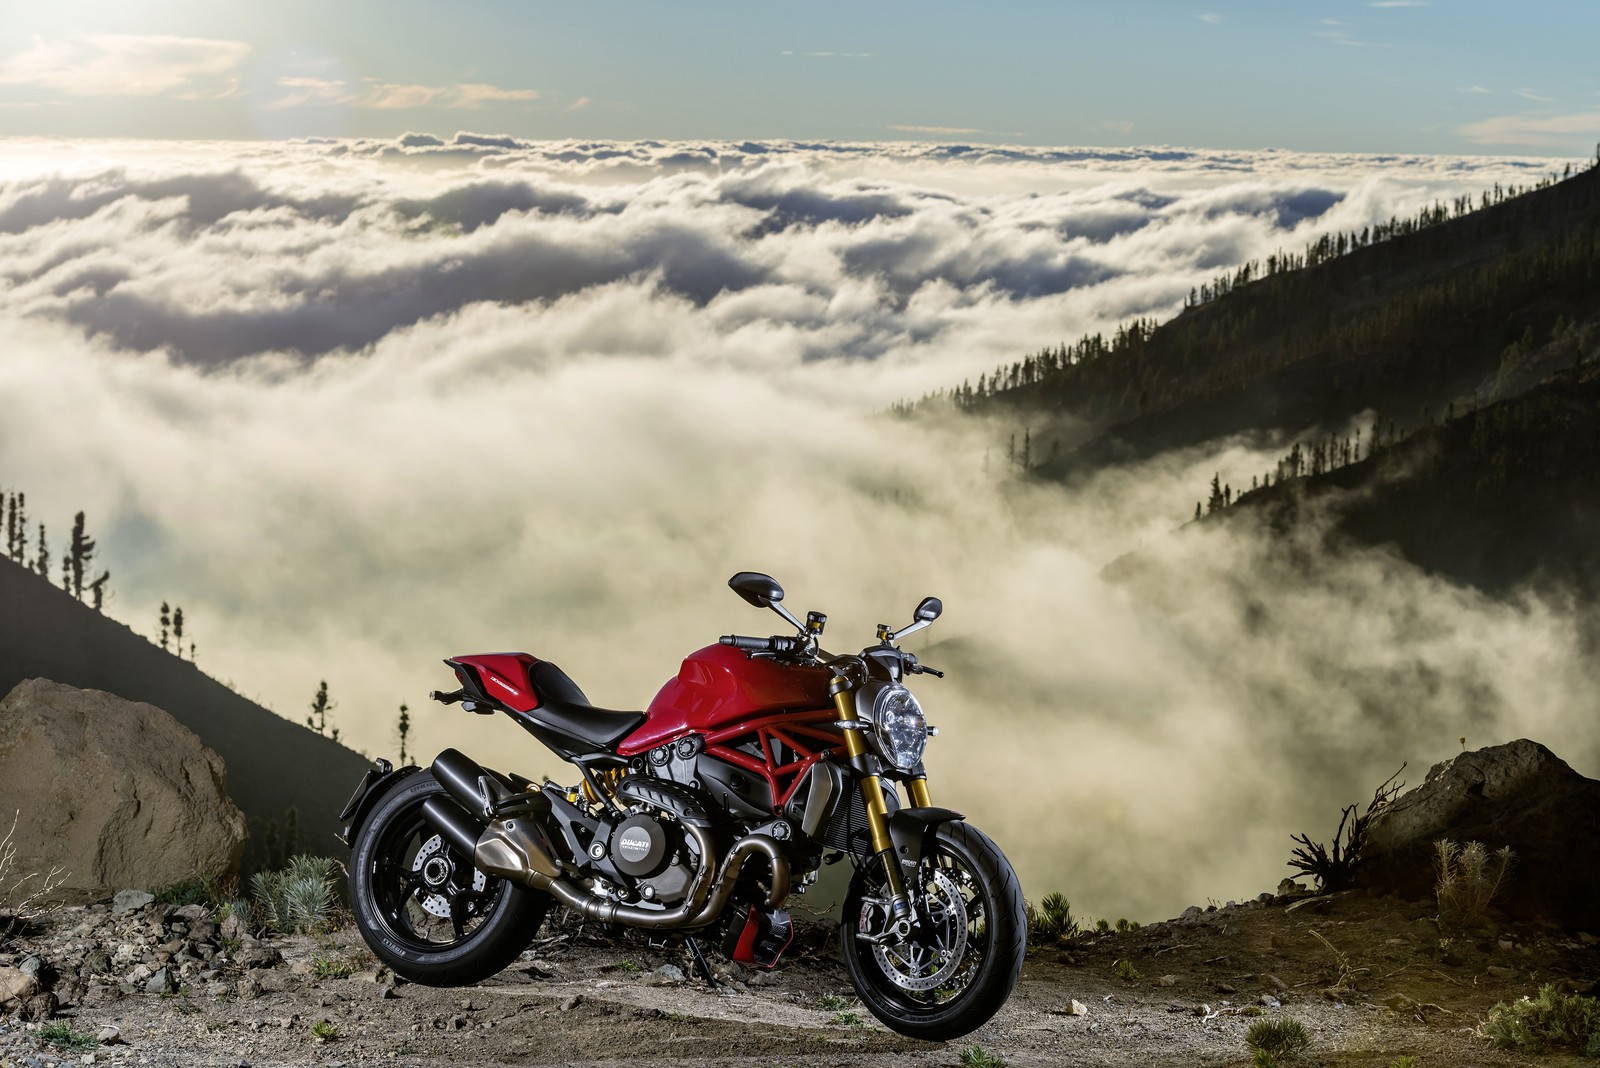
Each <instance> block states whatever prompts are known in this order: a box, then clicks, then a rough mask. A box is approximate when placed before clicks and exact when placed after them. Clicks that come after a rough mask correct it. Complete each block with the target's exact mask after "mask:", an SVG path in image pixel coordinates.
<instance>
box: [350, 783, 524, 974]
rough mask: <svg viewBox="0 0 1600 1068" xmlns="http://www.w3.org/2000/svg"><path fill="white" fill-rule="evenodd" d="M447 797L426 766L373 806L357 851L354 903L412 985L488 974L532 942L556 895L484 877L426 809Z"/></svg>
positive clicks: (373, 942)
mask: <svg viewBox="0 0 1600 1068" xmlns="http://www.w3.org/2000/svg"><path fill="white" fill-rule="evenodd" d="M442 796H445V789H444V787H443V786H441V785H439V783H438V782H436V781H435V780H434V778H433V776H432V774H430V773H428V772H425V771H424V772H419V773H418V774H415V775H412V776H409V777H408V778H406V779H404V780H403V781H402V782H401V783H400V784H399V785H397V786H396V787H395V788H394V789H392V790H390V791H389V793H388V794H387V795H385V796H384V798H383V799H382V800H381V801H379V802H378V804H377V807H376V808H374V809H373V810H372V814H371V815H369V816H368V817H367V819H366V821H365V822H364V823H363V824H362V825H361V829H360V830H359V831H358V832H357V833H356V837H355V839H354V841H353V843H352V845H351V849H350V903H351V911H352V912H353V913H354V914H355V921H356V927H357V929H359V930H360V931H361V937H362V938H364V939H366V942H367V945H368V946H370V947H372V952H373V953H375V954H376V955H377V956H378V958H379V959H380V960H382V961H383V962H384V963H385V964H387V965H389V967H391V968H393V969H394V970H395V973H396V974H397V975H402V976H404V977H405V978H407V979H410V980H411V981H412V982H414V983H422V984H424V985H427V986H464V985H466V984H468V983H475V982H477V981H478V980H480V979H487V978H488V977H489V976H491V975H494V974H495V973H496V972H498V971H500V970H501V969H502V968H504V967H505V966H506V965H508V964H510V963H511V962H512V961H514V960H516V959H517V955H518V954H520V953H521V952H522V951H523V950H524V949H526V948H527V946H528V943H529V942H531V941H533V936H534V935H535V934H537V933H538V931H539V924H540V923H541V922H543V920H544V914H545V912H546V911H547V910H548V908H549V906H550V899H549V898H548V897H547V896H546V895H544V894H541V893H538V892H536V891H533V890H528V889H525V888H523V887H520V886H517V885H515V884H514V883H509V882H507V881H505V880H504V879H497V878H494V877H493V876H488V875H485V874H484V873H483V872H481V871H479V870H478V869H477V868H475V867H473V865H472V860H471V858H469V857H466V856H463V855H462V854H461V853H460V852H458V851H457V850H456V849H454V848H453V847H452V846H451V845H450V843H449V842H447V841H445V840H444V838H443V837H442V836H441V835H440V834H439V832H438V831H436V830H434V829H433V827H432V826H431V825H430V824H429V823H428V821H427V820H426V819H425V818H424V816H423V814H422V803H423V802H424V801H426V800H427V799H428V798H430V797H442Z"/></svg>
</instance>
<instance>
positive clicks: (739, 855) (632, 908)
mask: <svg viewBox="0 0 1600 1068" xmlns="http://www.w3.org/2000/svg"><path fill="white" fill-rule="evenodd" d="M433 776H434V778H435V779H436V780H438V782H439V784H440V785H441V786H443V787H444V788H445V792H446V793H448V794H449V795H450V798H453V799H454V801H452V800H450V799H448V798H443V797H430V798H428V799H427V800H426V801H424V802H423V803H422V813H423V816H424V817H425V818H426V819H427V820H428V822H429V823H431V824H432V825H433V826H434V827H435V828H436V829H437V830H438V831H439V833H440V834H441V835H443V836H444V837H445V839H446V840H448V841H449V842H450V844H451V845H452V846H454V847H455V848H456V849H458V850H459V851H460V852H461V853H463V854H465V855H466V856H470V857H471V858H472V862H473V865H474V866H475V867H477V868H478V870H480V871H482V872H483V873H484V874H486V875H495V876H499V877H500V878H502V879H510V880H512V881H513V882H518V883H521V884H522V885H524V886H527V887H529V888H530V889H533V890H542V891H544V892H545V893H547V894H549V895H550V896H551V897H554V898H555V899H556V900H558V901H560V902H561V903H562V904H563V905H566V906H567V907H568V908H570V909H572V910H574V911H576V912H580V913H582V914H583V915H585V916H587V917H589V918H590V919H593V920H598V921H599V922H601V923H621V924H626V925H627V926H629V927H643V928H648V929H653V930H664V929H669V928H684V927H703V926H705V925H706V924H709V923H712V922H713V921H715V920H716V919H717V918H718V917H719V916H720V915H721V914H722V910H723V909H724V908H726V907H727V904H728V899H729V898H730V897H731V896H732V895H733V887H734V884H735V883H736V882H737V881H738V878H739V872H740V871H741V870H742V869H743V868H744V863H745V861H747V860H749V859H750V858H751V857H753V856H755V855H756V854H757V853H759V854H761V855H762V856H763V857H765V858H766V860H767V863H768V865H769V866H770V867H771V869H772V886H771V888H770V889H769V890H768V891H767V905H768V907H769V908H778V907H779V906H781V905H782V904H783V902H784V900H785V899H786V898H787V897H788V896H789V859H788V858H787V857H785V856H784V855H783V849H782V847H780V846H779V845H778V842H777V840H776V839H774V838H772V837H771V836H770V835H765V834H752V835H750V836H749V837H747V838H741V839H740V840H739V841H738V842H736V843H734V846H733V848H732V849H731V850H729V852H728V855H727V857H726V858H725V859H724V860H723V861H722V865H721V871H720V872H719V871H718V870H717V866H716V864H715V862H714V860H713V857H714V856H715V848H716V845H715V843H714V842H713V841H712V839H711V833H710V829H709V828H707V827H700V826H696V825H694V824H690V823H683V822H680V823H679V826H680V827H682V828H683V829H684V830H685V831H686V832H688V834H689V835H690V837H692V838H693V839H694V841H695V848H696V849H697V850H698V851H699V854H700V866H699V868H698V869H697V870H696V871H695V877H694V882H693V883H692V884H691V886H690V888H689V893H688V895H687V896H686V897H685V899H684V901H683V903H682V904H680V905H678V906H677V907H676V908H671V909H647V908H641V907H640V906H638V905H628V904H624V903H622V902H619V901H611V900H608V899H606V898H602V897H596V896H595V895H594V894H593V893H591V892H590V891H588V890H586V889H585V888H583V887H582V886H579V885H578V884H577V883H574V882H572V881H571V880H570V879H567V878H565V877H564V876H563V874H562V870H561V864H560V863H559V862H558V861H557V860H556V859H555V858H554V857H552V856H551V855H550V850H549V848H548V846H547V845H546V843H545V839H544V834H543V832H542V831H541V830H540V828H539V827H538V825H537V824H536V823H534V822H533V821H532V820H531V819H528V818H517V817H511V818H501V819H488V817H489V815H490V813H492V812H493V810H494V802H495V801H496V800H498V799H499V796H500V792H501V790H503V787H501V786H500V783H499V782H498V780H496V779H495V778H494V777H493V776H492V775H490V774H489V773H488V772H487V771H485V770H484V769H483V768H482V767H481V766H480V765H478V764H477V763H476V762H475V761H473V760H472V759H471V758H469V757H467V756H465V755H464V754H462V753H460V752H458V751H457V750H454V749H446V750H445V751H444V752H443V753H440V754H439V756H438V758H437V759H435V760H434V762H433ZM456 802H459V804H458V803H456ZM469 812H470V813H472V814H469ZM476 813H482V816H477V815H476ZM485 820H488V826H487V827H485V826H483V823H484V821H485Z"/></svg>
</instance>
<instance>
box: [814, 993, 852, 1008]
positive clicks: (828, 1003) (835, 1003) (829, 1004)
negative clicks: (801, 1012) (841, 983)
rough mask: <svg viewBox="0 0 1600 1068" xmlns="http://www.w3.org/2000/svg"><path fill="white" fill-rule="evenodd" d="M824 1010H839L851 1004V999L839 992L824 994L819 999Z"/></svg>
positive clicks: (819, 1004)
mask: <svg viewBox="0 0 1600 1068" xmlns="http://www.w3.org/2000/svg"><path fill="white" fill-rule="evenodd" d="M817 1004H818V1006H820V1007H821V1009H822V1011H823V1012H839V1011H840V1010H842V1009H846V1008H848V1007H849V1006H850V999H849V998H847V997H843V996H841V995H839V994H823V995H822V996H821V997H819V998H818V999H817Z"/></svg>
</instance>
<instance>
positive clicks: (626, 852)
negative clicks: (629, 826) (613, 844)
mask: <svg viewBox="0 0 1600 1068" xmlns="http://www.w3.org/2000/svg"><path fill="white" fill-rule="evenodd" d="M617 849H618V850H619V851H621V853H622V855H623V856H624V857H626V858H627V859H629V860H637V859H638V858H640V857H642V856H644V855H645V854H646V853H648V852H650V836H649V835H645V836H644V837H642V838H630V837H629V836H628V835H623V836H622V837H621V838H619V839H617Z"/></svg>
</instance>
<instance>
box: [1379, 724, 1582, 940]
mask: <svg viewBox="0 0 1600 1068" xmlns="http://www.w3.org/2000/svg"><path fill="white" fill-rule="evenodd" d="M1441 838H1448V839H1450V840H1451V841H1453V842H1456V843H1458V844H1465V843H1467V842H1482V843H1483V844H1484V845H1486V846H1488V847H1489V848H1490V849H1499V848H1500V847H1501V846H1510V847H1511V848H1512V849H1514V850H1515V851H1516V854H1517V861H1516V866H1515V867H1514V868H1513V869H1512V875H1511V878H1510V880H1509V881H1508V882H1507V883H1506V884H1505V885H1504V886H1503V887H1502V888H1501V891H1500V896H1499V897H1498V898H1497V899H1496V904H1497V905H1498V906H1499V907H1500V908H1501V909H1503V910H1504V911H1505V912H1507V913H1509V914H1510V915H1513V916H1519V917H1525V918H1529V919H1546V920H1554V921H1556V922H1558V923H1561V924H1563V925H1564V926H1567V927H1570V928H1576V929H1582V930H1600V893H1597V891H1596V887H1600V781H1596V780H1594V779H1589V778H1585V777H1584V776H1582V775H1580V774H1578V773H1577V772H1576V771H1573V770H1572V768H1570V767H1568V766H1567V764H1566V763H1565V762H1564V761H1563V760H1561V758H1560V757H1558V756H1556V755H1555V754H1554V753H1552V752H1551V751H1550V750H1548V749H1546V748H1545V747H1544V746H1542V745H1540V744H1539V743H1538V742H1530V741H1528V740H1527V739H1525V738H1523V739H1519V740H1517V741H1515V742H1510V743H1508V744H1506V745H1497V746H1492V747H1490V748H1488V749H1480V750H1478V751H1476V752H1472V753H1462V754H1461V755H1459V756H1457V757H1455V758H1453V759H1451V760H1447V761H1445V762H1443V763H1441V764H1435V765H1434V766H1433V767H1432V768H1431V769H1429V771H1428V777H1427V778H1426V779H1425V780H1423V782H1422V784H1421V785H1420V786H1418V787H1417V788H1416V789H1414V790H1409V791H1407V792H1406V793H1404V794H1402V795H1401V796H1400V797H1398V798H1396V799H1395V801H1394V803H1393V804H1392V805H1390V806H1388V808H1386V809H1384V810H1383V811H1382V812H1380V813H1379V814H1378V815H1377V816H1376V817H1374V818H1373V821H1372V824H1371V826H1370V827H1369V828H1368V829H1367V839H1366V845H1365V848H1364V849H1363V850H1362V858H1363V859H1362V875H1361V879H1362V881H1363V882H1364V883H1365V884H1366V885H1368V886H1370V887H1373V888H1374V889H1378V890H1388V891H1394V892H1397V893H1399V894H1401V895H1403V896H1405V897H1409V898H1426V897H1431V896H1433V892H1434V876H1435V871H1436V869H1435V866H1434V842H1436V841H1438V840H1439V839H1441Z"/></svg>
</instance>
